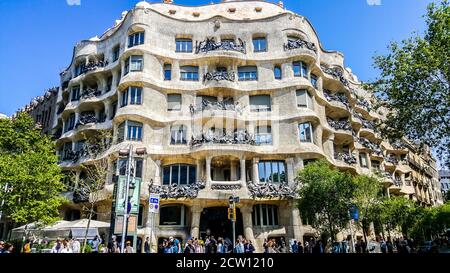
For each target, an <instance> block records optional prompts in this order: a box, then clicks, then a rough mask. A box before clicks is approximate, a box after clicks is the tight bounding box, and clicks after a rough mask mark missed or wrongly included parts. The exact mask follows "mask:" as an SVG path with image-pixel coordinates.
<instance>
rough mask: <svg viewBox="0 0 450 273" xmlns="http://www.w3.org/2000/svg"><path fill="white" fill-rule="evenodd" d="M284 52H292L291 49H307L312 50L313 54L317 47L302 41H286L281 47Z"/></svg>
mask: <svg viewBox="0 0 450 273" xmlns="http://www.w3.org/2000/svg"><path fill="white" fill-rule="evenodd" d="M283 48H284V50H285V51H286V50H293V49H297V48H307V49H309V50H312V51H314V52H317V47H316V45H315V44H314V43H311V42H308V41H305V40H302V39H297V40H295V41H294V40H288V42H287V43H285V44H284V45H283Z"/></svg>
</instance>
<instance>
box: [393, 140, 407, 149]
mask: <svg viewBox="0 0 450 273" xmlns="http://www.w3.org/2000/svg"><path fill="white" fill-rule="evenodd" d="M391 146H392V148H394V149H396V150H403V149H406V148H407V146H406V144H405V143H404V142H403V141H401V140H397V141H395V142H392V143H391Z"/></svg>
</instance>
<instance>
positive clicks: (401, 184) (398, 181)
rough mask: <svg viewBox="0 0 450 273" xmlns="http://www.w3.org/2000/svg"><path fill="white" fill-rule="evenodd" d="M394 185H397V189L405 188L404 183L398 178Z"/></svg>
mask: <svg viewBox="0 0 450 273" xmlns="http://www.w3.org/2000/svg"><path fill="white" fill-rule="evenodd" d="M394 185H395V186H396V187H399V188H401V187H402V186H403V182H402V180H401V179H398V178H396V179H394Z"/></svg>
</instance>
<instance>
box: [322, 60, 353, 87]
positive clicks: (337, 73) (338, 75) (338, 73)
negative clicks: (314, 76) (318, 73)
mask: <svg viewBox="0 0 450 273" xmlns="http://www.w3.org/2000/svg"><path fill="white" fill-rule="evenodd" d="M320 68H321V69H322V71H323V72H325V73H326V74H328V75H331V76H332V77H333V78H335V79H337V80H339V81H340V82H341V83H342V84H343V85H344V86H347V87H348V86H349V82H348V80H347V79H346V78H345V77H344V73H343V71H342V70H341V69H340V68H339V67H333V68H331V67H328V66H326V65H321V66H320Z"/></svg>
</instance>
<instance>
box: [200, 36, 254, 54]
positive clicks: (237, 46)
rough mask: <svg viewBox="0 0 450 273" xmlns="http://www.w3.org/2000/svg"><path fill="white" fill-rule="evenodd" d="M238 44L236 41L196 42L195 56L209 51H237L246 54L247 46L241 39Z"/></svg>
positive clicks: (208, 39)
mask: <svg viewBox="0 0 450 273" xmlns="http://www.w3.org/2000/svg"><path fill="white" fill-rule="evenodd" d="M238 41H239V42H238V43H236V42H234V41H222V42H216V40H215V39H214V38H207V39H206V40H204V41H201V42H198V41H196V42H195V54H199V53H200V52H203V53H208V52H209V51H215V50H226V51H237V52H241V53H244V54H246V49H245V47H246V44H245V42H244V41H242V40H241V39H240V38H239V39H238Z"/></svg>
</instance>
